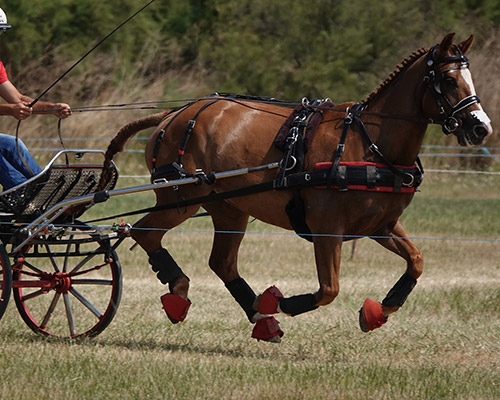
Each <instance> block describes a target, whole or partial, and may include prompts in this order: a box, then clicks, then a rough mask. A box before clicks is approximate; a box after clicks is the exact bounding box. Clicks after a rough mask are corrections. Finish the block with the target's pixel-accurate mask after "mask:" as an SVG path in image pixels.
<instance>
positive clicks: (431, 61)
mask: <svg viewBox="0 0 500 400" xmlns="http://www.w3.org/2000/svg"><path fill="white" fill-rule="evenodd" d="M438 47H439V45H438V44H436V45H434V46H433V47H431V49H430V50H429V53H428V54H427V61H426V65H427V70H426V72H425V76H424V83H425V89H424V90H426V89H429V90H430V92H431V94H432V97H433V98H434V100H435V101H436V105H437V106H438V109H439V113H440V114H441V115H442V116H443V117H444V120H443V121H442V122H438V121H435V122H436V123H439V124H440V125H441V126H442V129H443V132H444V133H445V134H446V135H449V134H450V133H453V132H455V131H456V130H457V129H458V128H460V126H461V125H462V122H461V120H460V118H458V117H456V115H457V114H458V113H459V112H460V111H462V110H463V109H465V108H467V107H469V106H471V105H472V104H476V103H480V99H479V97H478V96H476V95H470V96H467V97H464V98H463V99H462V100H460V101H459V102H458V103H457V104H455V105H452V104H451V103H450V101H449V100H448V98H447V97H446V96H445V95H444V93H443V92H442V90H441V82H442V81H443V79H444V78H445V76H446V73H447V72H450V71H456V70H461V69H466V68H467V69H468V68H469V60H468V59H467V57H466V56H465V55H464V54H463V53H462V50H461V49H460V47H458V46H457V45H454V47H455V49H456V50H457V51H458V54H457V55H454V56H450V57H442V56H439V55H437V54H436V50H437V48H438ZM443 64H446V65H447V64H456V65H453V66H450V67H448V68H446V69H443V70H438V69H437V66H438V65H443ZM443 102H445V103H446V105H447V106H448V109H449V110H448V111H446V110H445V108H444V107H443Z"/></svg>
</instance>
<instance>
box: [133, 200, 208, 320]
mask: <svg viewBox="0 0 500 400" xmlns="http://www.w3.org/2000/svg"><path fill="white" fill-rule="evenodd" d="M198 208H199V207H191V208H190V209H189V210H186V211H189V212H186V213H182V214H180V213H178V212H177V211H174V210H171V211H165V212H154V213H150V214H147V215H146V216H144V217H143V218H141V219H140V220H139V221H138V222H137V223H136V224H135V225H134V228H133V229H132V232H131V236H132V238H133V239H134V240H135V241H136V242H137V243H138V244H139V245H140V246H141V247H142V248H143V249H144V250H145V251H146V252H147V254H148V256H149V264H151V268H152V269H153V271H154V272H156V273H157V277H158V279H159V280H160V282H161V283H163V284H164V285H166V284H168V285H169V291H170V293H167V294H164V295H163V296H161V302H162V304H163V308H164V310H165V312H166V313H167V316H168V317H169V319H170V320H171V321H172V322H173V323H177V322H179V321H184V319H185V318H186V315H187V312H188V309H189V307H190V305H191V302H190V301H189V299H188V290H189V278H188V277H187V276H186V275H185V274H184V272H183V271H182V269H181V268H180V267H179V266H178V265H177V263H176V262H175V260H174V259H173V257H172V256H171V255H170V253H169V252H168V250H167V249H165V248H163V247H162V244H161V240H162V238H163V236H164V235H165V233H166V231H167V230H168V229H171V228H173V227H175V226H177V225H179V224H180V223H181V222H183V221H184V220H186V219H187V218H189V217H190V216H191V215H192V214H194V213H195V212H196V211H197V209H198Z"/></svg>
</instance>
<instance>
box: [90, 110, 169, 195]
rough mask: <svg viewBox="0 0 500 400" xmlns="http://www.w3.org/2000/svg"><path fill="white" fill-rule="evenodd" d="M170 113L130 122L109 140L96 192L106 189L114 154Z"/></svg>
mask: <svg viewBox="0 0 500 400" xmlns="http://www.w3.org/2000/svg"><path fill="white" fill-rule="evenodd" d="M170 112H171V111H170V110H167V111H163V112H161V113H158V114H153V115H149V116H147V117H144V118H141V119H138V120H135V121H132V122H130V123H128V124H127V125H125V126H124V127H122V128H121V129H120V130H119V131H118V133H117V134H116V136H115V137H114V138H113V139H112V140H111V142H110V143H109V145H108V149H107V150H106V154H105V156H104V164H103V167H102V173H101V178H100V179H99V184H98V186H97V191H101V190H103V189H104V188H105V187H106V184H107V183H108V182H109V180H110V178H111V161H112V160H113V157H114V156H115V154H117V153H120V152H122V151H123V148H124V147H125V144H126V143H127V141H128V140H129V139H130V138H131V137H133V136H134V135H136V134H137V133H138V132H140V131H142V130H144V129H147V128H151V127H154V126H157V125H158V124H159V123H160V122H161V121H162V119H163V118H165V116H167V115H168V114H169V113H170Z"/></svg>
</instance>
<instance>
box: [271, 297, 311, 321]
mask: <svg viewBox="0 0 500 400" xmlns="http://www.w3.org/2000/svg"><path fill="white" fill-rule="evenodd" d="M315 304H316V298H315V297H314V295H313V294H301V295H299V296H292V297H287V298H283V299H280V301H279V305H280V309H281V311H283V312H284V313H285V314H289V315H291V316H292V317H295V316H296V315H299V314H302V313H305V312H307V311H312V310H315V309H316V308H318V306H316V305H315Z"/></svg>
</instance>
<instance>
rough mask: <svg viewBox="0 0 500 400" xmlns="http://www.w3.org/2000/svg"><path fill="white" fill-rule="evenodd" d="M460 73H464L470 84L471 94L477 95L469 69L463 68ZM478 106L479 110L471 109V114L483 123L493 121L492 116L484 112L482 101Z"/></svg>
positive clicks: (466, 80)
mask: <svg viewBox="0 0 500 400" xmlns="http://www.w3.org/2000/svg"><path fill="white" fill-rule="evenodd" d="M460 73H461V74H462V78H464V81H465V82H466V83H467V85H468V86H469V90H470V93H471V95H473V96H476V88H475V87H474V82H472V74H471V73H470V71H469V69H468V68H464V69H461V70H460ZM477 106H478V107H479V110H474V111H471V115H472V116H473V117H474V118H476V119H477V120H479V121H480V122H482V123H483V124H485V125H488V124H489V123H490V122H491V120H490V118H489V117H488V115H487V114H486V113H485V112H484V110H483V107H481V104H480V103H477Z"/></svg>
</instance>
